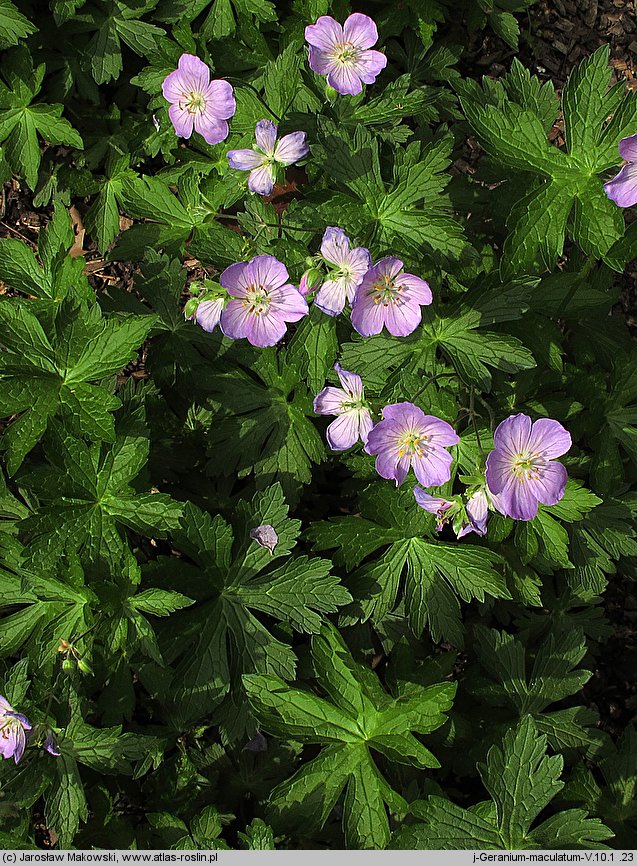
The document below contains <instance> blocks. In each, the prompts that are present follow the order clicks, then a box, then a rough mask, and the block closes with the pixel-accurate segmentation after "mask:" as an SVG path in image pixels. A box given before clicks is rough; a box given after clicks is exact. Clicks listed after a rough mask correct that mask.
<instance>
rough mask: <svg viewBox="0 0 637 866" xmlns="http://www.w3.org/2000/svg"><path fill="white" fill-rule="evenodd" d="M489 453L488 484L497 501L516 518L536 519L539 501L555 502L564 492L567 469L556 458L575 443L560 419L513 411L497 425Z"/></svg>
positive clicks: (497, 504)
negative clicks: (553, 419)
mask: <svg viewBox="0 0 637 866" xmlns="http://www.w3.org/2000/svg"><path fill="white" fill-rule="evenodd" d="M493 444H494V446H495V447H494V450H493V451H492V452H491V453H490V454H489V456H488V457H487V473H486V474H487V486H488V488H489V493H490V494H493V495H492V497H491V499H492V502H493V505H494V506H495V507H496V508H497V509H498V511H500V512H501V513H502V514H504V515H506V516H507V517H512V518H513V519H514V520H533V518H534V517H535V516H536V514H537V508H538V503H539V502H541V503H542V504H543V505H555V504H556V503H557V502H559V501H560V499H561V498H562V497H563V496H564V490H565V488H566V481H567V474H566V469H565V468H564V467H563V466H562V464H561V463H556V462H555V460H554V458H555V457H561V456H562V454H566V452H567V451H568V450H569V448H570V447H571V437H570V434H569V433H568V432H567V431H566V430H565V429H564V427H562V425H561V424H560V423H559V422H558V421H552V420H551V419H550V418H540V420H539V421H535V422H534V423H533V424H531V419H530V418H529V416H528V415H523V414H522V413H520V414H519V415H511V416H510V417H509V418H507V419H506V420H504V421H503V422H502V423H501V424H499V425H498V427H497V428H496V431H495V434H494V437H493Z"/></svg>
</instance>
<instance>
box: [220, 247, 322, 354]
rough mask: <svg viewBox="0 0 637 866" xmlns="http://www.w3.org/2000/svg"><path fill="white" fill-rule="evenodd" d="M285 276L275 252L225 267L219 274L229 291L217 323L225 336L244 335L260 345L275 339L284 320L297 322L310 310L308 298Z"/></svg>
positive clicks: (266, 344) (281, 334) (235, 337)
mask: <svg viewBox="0 0 637 866" xmlns="http://www.w3.org/2000/svg"><path fill="white" fill-rule="evenodd" d="M288 279H289V277H288V272H287V269H286V267H285V265H284V264H282V263H281V262H280V261H279V260H278V259H275V258H274V256H255V258H253V259H251V260H250V261H249V262H238V263H237V264H235V265H230V267H229V268H226V269H225V271H224V272H223V273H222V274H221V276H220V278H219V282H220V283H221V285H222V286H223V287H224V289H226V290H227V291H228V294H229V295H230V300H229V301H228V303H227V304H226V307H225V309H224V311H223V313H222V314H221V323H220V324H221V330H222V331H223V333H224V334H225V335H226V337H230V338H231V339H233V340H239V339H241V338H242V337H246V338H247V339H248V341H249V342H250V343H252V345H253V346H259V347H265V346H274V344H275V343H278V342H279V340H280V339H281V338H282V337H283V336H285V332H286V330H287V325H286V323H287V322H298V320H299V319H302V318H303V316H306V315H307V313H308V312H309V310H308V306H307V301H306V300H305V298H304V297H303V295H302V294H301V293H300V292H299V290H298V289H296V288H295V287H294V286H293V285H291V284H290V283H288Z"/></svg>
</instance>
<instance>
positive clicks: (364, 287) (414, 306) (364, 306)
mask: <svg viewBox="0 0 637 866" xmlns="http://www.w3.org/2000/svg"><path fill="white" fill-rule="evenodd" d="M432 300H433V296H432V294H431V289H430V288H429V285H428V283H426V282H425V281H424V280H421V279H420V277H416V276H414V275H413V274H405V273H403V263H402V262H401V260H400V259H396V258H393V257H392V256H389V257H388V258H386V259H382V260H381V261H380V262H378V264H377V265H374V267H373V268H370V269H369V270H368V271H367V273H366V274H365V276H364V277H363V279H362V281H361V283H360V285H359V287H358V288H357V289H356V297H355V298H354V303H353V305H352V325H353V326H354V328H355V329H356V330H357V331H358V333H359V334H361V336H363V337H371V336H372V335H373V334H380V332H381V331H382V330H383V328H384V327H385V328H387V330H388V331H389V333H390V334H393V336H394V337H406V336H407V335H408V334H411V333H412V332H413V331H415V330H416V328H417V327H418V325H419V324H420V320H421V318H422V314H421V312H420V307H421V306H426V305H427V304H430V303H431V302H432Z"/></svg>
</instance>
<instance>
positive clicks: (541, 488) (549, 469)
mask: <svg viewBox="0 0 637 866" xmlns="http://www.w3.org/2000/svg"><path fill="white" fill-rule="evenodd" d="M567 481H568V473H567V472H566V468H565V467H564V466H563V465H562V464H561V463H555V462H550V463H547V465H546V466H543V467H542V470H541V472H540V473H539V477H538V478H529V479H528V480H527V481H525V482H524V483H525V485H528V488H529V491H530V493H532V494H533V496H535V497H536V499H537V500H538V502H541V503H542V505H555V504H556V503H557V502H559V501H560V499H561V498H562V497H563V496H564V490H565V489H566V482H567Z"/></svg>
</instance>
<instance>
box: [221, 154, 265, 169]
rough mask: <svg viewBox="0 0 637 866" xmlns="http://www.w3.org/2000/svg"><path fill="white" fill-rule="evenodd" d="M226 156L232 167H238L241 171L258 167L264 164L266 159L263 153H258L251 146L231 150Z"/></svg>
mask: <svg viewBox="0 0 637 866" xmlns="http://www.w3.org/2000/svg"><path fill="white" fill-rule="evenodd" d="M226 156H227V157H228V164H229V165H230V168H236V169H238V170H239V171H251V170H252V169H253V168H258V167H259V166H260V165H262V164H263V159H264V157H263V154H262V153H257V152H256V150H250V149H249V148H241V149H239V150H229V151H228V153H227V154H226Z"/></svg>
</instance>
